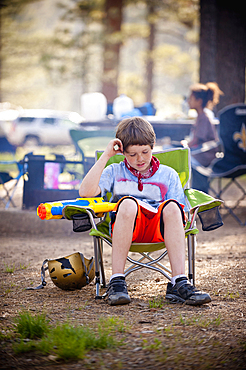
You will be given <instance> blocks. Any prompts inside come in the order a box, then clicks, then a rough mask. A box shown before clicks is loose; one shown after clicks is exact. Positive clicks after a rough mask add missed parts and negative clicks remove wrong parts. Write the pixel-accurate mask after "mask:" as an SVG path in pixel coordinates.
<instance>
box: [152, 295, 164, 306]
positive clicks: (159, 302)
mask: <svg viewBox="0 0 246 370" xmlns="http://www.w3.org/2000/svg"><path fill="white" fill-rule="evenodd" d="M163 305H164V298H163V297H154V298H153V300H151V299H150V300H149V308H162V307H163Z"/></svg>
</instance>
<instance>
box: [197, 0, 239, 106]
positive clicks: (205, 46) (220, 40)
mask: <svg viewBox="0 0 246 370" xmlns="http://www.w3.org/2000/svg"><path fill="white" fill-rule="evenodd" d="M240 4H241V5H240ZM240 4H239V2H238V1H237V0H234V2H226V1H222V0H217V1H216V0H200V6H201V9H200V10H201V11H200V14H201V28H200V81H201V82H202V83H206V82H208V81H216V82H217V83H218V85H219V87H220V88H221V90H222V91H223V92H224V94H225V95H224V96H222V97H221V102H220V104H219V106H218V107H217V108H218V109H221V108H223V107H225V106H227V105H229V104H233V103H244V101H245V65H246V18H245V12H244V9H243V6H242V3H240Z"/></svg>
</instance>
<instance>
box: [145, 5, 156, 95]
mask: <svg viewBox="0 0 246 370" xmlns="http://www.w3.org/2000/svg"><path fill="white" fill-rule="evenodd" d="M153 13H154V7H153V6H152V5H150V6H149V7H148V17H149V16H150V22H149V37H148V50H147V53H148V54H147V62H146V101H147V102H151V101H152V91H153V66H154V62H153V56H152V54H153V53H152V52H153V50H154V46H155V23H154V22H153V21H152V20H151V15H152V14H153Z"/></svg>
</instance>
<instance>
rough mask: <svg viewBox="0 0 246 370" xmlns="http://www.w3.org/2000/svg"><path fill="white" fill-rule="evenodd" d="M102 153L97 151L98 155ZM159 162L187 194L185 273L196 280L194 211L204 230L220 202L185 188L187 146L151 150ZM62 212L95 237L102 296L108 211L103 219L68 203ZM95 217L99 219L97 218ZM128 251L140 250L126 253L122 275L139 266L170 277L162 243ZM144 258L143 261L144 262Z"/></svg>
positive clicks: (216, 223) (217, 222) (215, 221)
mask: <svg viewBox="0 0 246 370" xmlns="http://www.w3.org/2000/svg"><path fill="white" fill-rule="evenodd" d="M100 155H101V153H97V158H98V157H99V156H100ZM154 155H155V156H156V157H157V158H158V159H159V160H160V163H162V164H166V165H168V166H170V167H172V168H174V169H175V170H176V171H177V172H178V174H179V177H180V180H181V183H182V186H183V188H184V191H185V195H186V197H187V207H188V208H189V220H188V222H187V225H186V230H185V234H186V237H187V245H188V277H189V280H190V281H191V282H192V283H193V284H194V283H195V245H196V234H197V233H198V229H197V228H196V221H195V219H196V215H197V214H199V215H200V219H201V220H202V225H203V230H214V229H216V228H217V227H220V226H221V225H222V222H221V218H220V217H219V212H218V206H219V205H220V204H221V201H220V200H217V199H214V198H213V197H211V196H209V195H207V194H204V193H202V192H199V191H196V190H192V189H189V188H188V184H189V177H190V151H189V148H178V149H170V150H167V151H165V152H161V153H155V154H154ZM123 158H124V156H123V155H119V154H117V155H115V156H114V157H112V158H110V160H109V161H108V163H107V165H109V164H111V163H116V162H121V161H122V160H123ZM63 216H64V217H65V218H66V219H68V220H73V225H74V231H86V230H91V231H90V235H91V236H93V239H94V256H95V276H96V298H101V296H100V294H99V289H100V283H101V285H102V287H106V280H105V274H104V267H103V251H102V242H103V241H104V242H106V243H107V244H108V245H110V246H111V245H112V239H111V237H110V235H109V221H110V217H109V214H108V213H107V214H106V216H105V217H104V219H103V220H102V219H101V218H100V217H101V215H97V214H95V212H94V211H93V210H92V209H91V208H89V207H76V206H72V205H67V206H66V207H64V209H63ZM96 220H98V222H96ZM154 251H160V253H161V254H160V255H159V256H158V257H157V258H154V257H152V255H151V253H152V252H154ZM130 252H136V253H139V254H140V256H141V257H140V258H139V259H138V260H136V259H133V258H131V257H129V256H128V257H127V260H128V261H129V262H130V263H132V266H130V267H129V268H128V269H127V270H126V271H125V276H127V275H129V274H130V273H132V272H133V271H137V270H139V269H141V268H148V269H150V270H152V271H158V272H160V273H161V274H162V275H164V276H165V277H166V278H167V279H169V280H171V271H170V269H168V268H167V267H166V266H165V265H163V264H162V263H161V262H160V261H161V259H162V258H164V257H165V256H166V255H167V251H166V249H165V244H164V243H145V244H143V243H132V245H131V248H130ZM144 261H145V262H144Z"/></svg>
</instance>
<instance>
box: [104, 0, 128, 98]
mask: <svg viewBox="0 0 246 370" xmlns="http://www.w3.org/2000/svg"><path fill="white" fill-rule="evenodd" d="M122 7H123V0H106V2H105V12H106V18H105V22H106V24H105V27H106V32H105V44H104V67H103V78H102V83H103V86H102V93H103V94H104V95H105V96H106V98H107V100H108V101H109V102H113V100H114V99H115V98H116V97H117V95H118V89H117V84H118V75H119V54H120V46H121V37H120V31H121V23H122Z"/></svg>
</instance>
